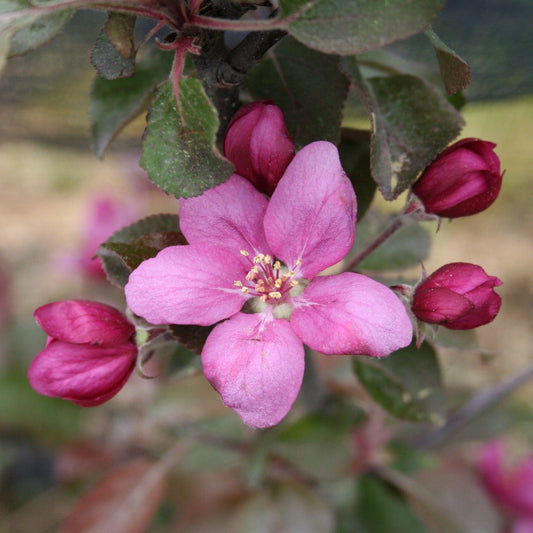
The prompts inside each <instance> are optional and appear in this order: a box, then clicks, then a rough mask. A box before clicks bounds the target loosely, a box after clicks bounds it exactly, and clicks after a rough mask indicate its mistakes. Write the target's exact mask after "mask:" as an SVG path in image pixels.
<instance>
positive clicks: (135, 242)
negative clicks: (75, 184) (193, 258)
mask: <svg viewBox="0 0 533 533" xmlns="http://www.w3.org/2000/svg"><path fill="white" fill-rule="evenodd" d="M186 243H187V241H186V240H185V237H184V236H183V234H182V233H181V232H180V231H179V218H178V216H177V215H153V216H150V217H146V218H144V219H142V220H139V221H138V222H136V223H134V224H131V225H130V226H127V227H126V228H123V229H121V230H119V231H117V232H116V233H114V234H113V235H112V236H111V237H110V238H109V239H108V240H107V241H106V242H105V243H102V244H101V245H100V247H99V248H98V257H100V261H101V263H102V267H103V268H104V270H105V272H106V275H107V278H108V280H109V281H110V282H111V283H113V284H114V285H117V286H119V287H124V285H126V283H127V282H128V278H129V275H130V273H131V271H132V270H133V269H134V268H137V266H139V264H140V263H141V262H142V261H144V260H146V259H149V258H150V257H154V256H155V255H157V253H158V252H159V251H160V250H162V249H163V248H166V247H167V246H173V245H176V244H186Z"/></svg>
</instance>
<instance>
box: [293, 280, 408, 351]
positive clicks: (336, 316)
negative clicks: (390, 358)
mask: <svg viewBox="0 0 533 533" xmlns="http://www.w3.org/2000/svg"><path fill="white" fill-rule="evenodd" d="M293 303H294V306H295V310H294V312H293V314H292V316H291V326H292V327H293V329H294V331H295V332H296V334H297V335H298V336H299V337H300V339H302V341H303V342H304V343H305V344H307V345H308V346H309V347H311V348H313V349H314V350H317V351H319V352H322V353H324V354H327V355H332V354H353V355H357V354H360V355H372V356H375V357H383V356H385V355H389V354H390V353H391V352H393V351H394V350H398V349H399V348H403V347H405V346H407V345H408V344H409V343H410V342H411V337H412V332H413V328H412V325H411V321H410V320H409V317H408V315H407V312H406V310H405V307H404V306H403V304H402V302H401V301H400V299H399V298H398V297H397V296H396V295H395V294H394V293H393V292H392V291H391V290H390V289H389V288H388V287H385V285H382V284H381V283H378V282H377V281H374V280H373V279H370V278H368V277H366V276H362V275H361V274H354V273H351V272H346V273H344V274H338V275H336V276H323V277H318V278H315V279H314V280H313V281H311V283H310V284H309V285H308V286H307V287H306V289H305V291H304V292H303V294H302V295H301V296H300V297H298V298H297V299H295V301H294V302H293Z"/></svg>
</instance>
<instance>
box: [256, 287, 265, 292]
mask: <svg viewBox="0 0 533 533" xmlns="http://www.w3.org/2000/svg"><path fill="white" fill-rule="evenodd" d="M255 290H256V291H257V292H266V289H265V288H264V287H263V286H262V285H256V286H255Z"/></svg>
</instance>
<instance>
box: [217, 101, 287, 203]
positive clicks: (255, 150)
mask: <svg viewBox="0 0 533 533" xmlns="http://www.w3.org/2000/svg"><path fill="white" fill-rule="evenodd" d="M224 154H225V155H226V157H227V158H228V159H229V160H230V161H231V162H232V163H233V164H234V165H235V172H236V173H237V174H239V175H240V176H242V177H244V178H247V179H248V180H250V181H251V182H252V183H253V184H254V185H255V188H256V189H259V190H260V191H262V192H264V193H266V194H268V195H271V194H272V193H273V192H274V189H275V188H276V185H277V183H278V181H279V180H280V179H281V176H283V173H284V172H285V169H286V168H287V166H288V164H289V163H290V162H291V160H292V158H293V157H294V144H293V142H292V140H291V138H290V137H289V132H288V131H287V128H286V127H285V122H284V120H283V114H282V112H281V109H280V108H279V107H277V106H276V105H274V104H273V103H271V102H269V101H261V102H252V103H251V104H248V105H245V106H244V107H242V108H241V109H239V111H237V113H235V115H234V117H233V118H232V120H231V122H230V125H229V126H228V129H227V131H226V136H225V138H224Z"/></svg>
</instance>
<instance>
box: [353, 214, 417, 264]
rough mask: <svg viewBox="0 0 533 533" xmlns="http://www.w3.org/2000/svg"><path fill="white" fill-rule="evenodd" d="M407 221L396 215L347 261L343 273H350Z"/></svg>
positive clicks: (403, 217)
mask: <svg viewBox="0 0 533 533" xmlns="http://www.w3.org/2000/svg"><path fill="white" fill-rule="evenodd" d="M406 221H407V217H406V216H405V215H404V213H400V214H399V215H397V216H396V217H395V218H394V219H393V221H392V222H391V223H390V224H389V225H388V226H387V227H386V228H385V229H384V230H383V231H382V232H381V233H380V234H379V235H378V236H377V237H376V238H375V239H374V240H373V241H372V242H371V243H370V244H369V245H368V246H367V247H366V248H365V249H364V250H361V251H360V252H359V253H358V254H356V255H355V256H353V257H352V258H351V259H349V260H348V262H347V264H346V266H345V267H344V271H345V272H350V271H352V270H354V269H355V267H356V266H357V265H358V264H359V263H361V261H363V259H366V258H367V257H368V256H369V255H370V254H371V253H372V252H373V251H374V250H375V249H376V248H378V247H379V246H380V245H381V244H383V243H384V242H385V241H386V240H387V239H388V238H389V237H390V236H392V235H394V234H395V233H396V232H397V231H398V230H399V229H400V228H401V227H402V226H403V225H404V224H405V223H406Z"/></svg>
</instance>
